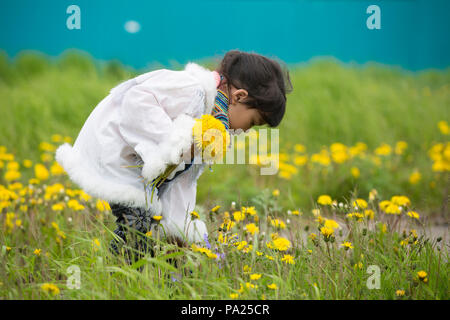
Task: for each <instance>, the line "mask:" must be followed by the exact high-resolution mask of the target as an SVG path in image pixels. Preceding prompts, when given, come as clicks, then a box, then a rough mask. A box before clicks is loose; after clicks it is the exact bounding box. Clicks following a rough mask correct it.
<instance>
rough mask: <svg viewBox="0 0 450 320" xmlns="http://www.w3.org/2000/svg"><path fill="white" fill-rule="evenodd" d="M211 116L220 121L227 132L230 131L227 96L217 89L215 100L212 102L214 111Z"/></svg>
mask: <svg viewBox="0 0 450 320" xmlns="http://www.w3.org/2000/svg"><path fill="white" fill-rule="evenodd" d="M212 115H213V116H214V117H215V118H216V119H218V120H220V121H222V123H223V124H224V126H225V128H226V129H227V130H229V129H230V122H229V119H228V96H227V95H226V93H225V92H223V91H222V90H220V89H217V96H216V100H215V101H214V109H213V112H212Z"/></svg>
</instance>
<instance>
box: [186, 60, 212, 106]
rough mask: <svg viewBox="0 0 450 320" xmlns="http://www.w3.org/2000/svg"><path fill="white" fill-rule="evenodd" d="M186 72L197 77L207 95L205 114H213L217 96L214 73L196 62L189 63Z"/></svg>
mask: <svg viewBox="0 0 450 320" xmlns="http://www.w3.org/2000/svg"><path fill="white" fill-rule="evenodd" d="M184 71H186V72H187V73H189V74H190V75H192V76H193V77H195V78H196V79H197V80H198V81H199V83H200V85H201V86H202V87H203V89H204V90H205V93H206V98H205V109H204V112H203V114H211V112H212V110H213V108H214V100H215V98H216V95H217V86H216V79H215V78H214V73H213V72H212V71H210V70H208V69H206V68H205V67H202V66H201V65H199V64H196V63H194V62H188V63H187V64H186V66H185V67H184Z"/></svg>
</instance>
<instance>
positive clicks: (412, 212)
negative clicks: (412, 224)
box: [406, 211, 420, 220]
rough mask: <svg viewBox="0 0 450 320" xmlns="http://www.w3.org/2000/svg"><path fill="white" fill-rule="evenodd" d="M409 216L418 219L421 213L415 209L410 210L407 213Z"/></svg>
mask: <svg viewBox="0 0 450 320" xmlns="http://www.w3.org/2000/svg"><path fill="white" fill-rule="evenodd" d="M406 214H407V215H408V216H409V217H411V218H413V219H417V220H419V217H420V216H419V214H418V213H417V212H415V211H408V212H407V213H406Z"/></svg>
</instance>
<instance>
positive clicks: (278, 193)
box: [272, 189, 280, 197]
mask: <svg viewBox="0 0 450 320" xmlns="http://www.w3.org/2000/svg"><path fill="white" fill-rule="evenodd" d="M272 195H273V196H274V197H278V196H279V195H280V190H278V189H275V190H273V191H272Z"/></svg>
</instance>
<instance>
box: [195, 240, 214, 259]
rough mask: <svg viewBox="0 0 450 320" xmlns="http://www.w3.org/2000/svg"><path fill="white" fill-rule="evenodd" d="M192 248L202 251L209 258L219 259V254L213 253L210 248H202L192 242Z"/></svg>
mask: <svg viewBox="0 0 450 320" xmlns="http://www.w3.org/2000/svg"><path fill="white" fill-rule="evenodd" d="M191 248H192V250H193V251H194V252H200V253H202V254H205V255H206V256H207V257H208V258H210V259H217V254H215V253H213V252H212V251H211V250H210V249H208V248H202V247H199V246H197V245H196V244H194V243H193V244H192V245H191Z"/></svg>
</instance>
